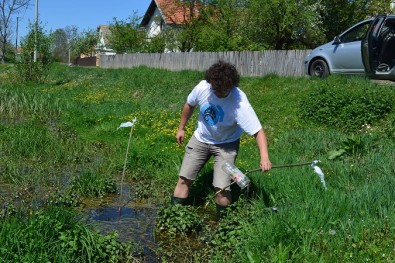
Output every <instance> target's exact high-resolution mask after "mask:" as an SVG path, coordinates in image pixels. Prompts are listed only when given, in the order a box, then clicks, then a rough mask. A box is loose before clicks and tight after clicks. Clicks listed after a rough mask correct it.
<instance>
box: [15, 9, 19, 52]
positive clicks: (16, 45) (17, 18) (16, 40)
mask: <svg viewBox="0 0 395 263" xmlns="http://www.w3.org/2000/svg"><path fill="white" fill-rule="evenodd" d="M18 23H19V17H18V16H17V17H16V37H15V56H16V55H17V54H18Z"/></svg>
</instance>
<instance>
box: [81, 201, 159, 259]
mask: <svg viewBox="0 0 395 263" xmlns="http://www.w3.org/2000/svg"><path fill="white" fill-rule="evenodd" d="M87 216H88V222H90V223H92V224H94V225H95V229H98V230H99V231H100V232H101V233H103V234H108V233H111V232H114V231H116V232H117V233H118V235H119V240H120V241H121V242H128V241H131V240H132V241H134V242H135V243H136V244H138V245H139V246H140V247H141V248H142V253H143V255H141V256H143V257H144V259H145V261H144V262H156V256H155V248H156V245H155V239H154V222H155V216H156V208H154V207H123V208H121V213H119V207H116V206H103V207H99V208H93V209H90V210H88V211H87Z"/></svg>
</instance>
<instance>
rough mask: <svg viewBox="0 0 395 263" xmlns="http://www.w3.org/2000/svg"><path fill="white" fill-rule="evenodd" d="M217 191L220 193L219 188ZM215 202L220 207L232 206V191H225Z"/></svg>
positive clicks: (218, 195)
mask: <svg viewBox="0 0 395 263" xmlns="http://www.w3.org/2000/svg"><path fill="white" fill-rule="evenodd" d="M216 190H217V191H218V190H219V188H218V189H216ZM215 202H216V203H217V204H218V205H220V206H227V205H230V203H231V202H232V195H231V194H230V191H226V190H224V191H221V192H219V193H218V194H217V196H216V197H215Z"/></svg>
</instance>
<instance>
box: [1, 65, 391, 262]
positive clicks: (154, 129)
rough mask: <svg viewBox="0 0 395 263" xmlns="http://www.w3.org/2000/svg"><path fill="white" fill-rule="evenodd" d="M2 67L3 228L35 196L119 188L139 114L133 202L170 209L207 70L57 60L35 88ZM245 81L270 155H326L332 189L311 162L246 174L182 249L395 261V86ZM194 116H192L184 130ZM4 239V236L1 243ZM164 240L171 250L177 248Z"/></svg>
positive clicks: (249, 150) (248, 153) (284, 158)
mask: <svg viewBox="0 0 395 263" xmlns="http://www.w3.org/2000/svg"><path fill="white" fill-rule="evenodd" d="M8 70H9V67H4V66H2V67H1V68H0V77H1V78H2V80H4V81H2V82H1V83H0V120H1V123H0V154H1V156H2V158H1V159H0V172H1V175H0V181H1V182H2V183H4V184H7V185H10V187H11V189H12V190H13V191H12V192H13V193H14V194H13V195H12V196H5V195H4V196H3V195H2V196H1V198H2V199H1V200H0V201H1V202H2V203H4V204H5V203H7V204H8V203H9V202H10V200H16V199H18V200H19V202H18V204H17V207H16V208H15V209H14V208H13V209H10V208H6V206H5V205H3V208H2V210H1V211H2V213H1V215H2V221H1V222H2V224H3V225H2V226H3V227H5V226H7V227H9V228H10V229H14V228H12V227H14V226H16V225H17V224H16V223H15V222H14V221H12V220H13V218H14V217H13V216H16V215H17V214H18V213H17V212H15V213H14V212H13V211H14V210H15V211H18V209H19V208H20V207H22V206H23V205H22V204H27V205H26V206H28V207H29V209H30V210H34V211H35V209H39V208H40V209H41V208H42V207H44V206H43V205H40V206H39V207H37V204H36V203H35V202H32V201H33V200H40V201H43V202H44V203H45V204H53V203H56V204H59V203H61V204H62V205H65V204H75V203H78V202H79V200H80V199H82V198H85V197H100V196H104V195H106V194H109V193H115V192H116V191H117V189H116V185H117V183H119V181H120V178H121V174H122V171H123V165H124V157H125V151H126V147H127V143H128V137H129V132H130V129H117V128H118V127H119V125H120V124H121V123H122V122H126V121H130V120H132V119H133V118H136V119H137V122H136V126H135V128H134V130H133V136H132V140H131V145H130V152H129V155H128V160H127V166H126V167H127V169H126V181H127V183H128V184H130V185H131V186H132V187H133V191H134V196H135V198H136V199H140V200H143V202H154V203H156V204H158V205H159V206H161V207H166V206H168V203H169V197H170V195H171V193H172V190H173V187H174V185H175V182H176V180H177V173H178V169H179V166H180V162H181V159H182V156H183V152H184V149H183V147H179V146H177V145H176V143H175V138H174V136H175V132H176V129H177V126H178V121H179V117H180V110H181V108H182V105H183V103H184V102H185V99H186V96H187V95H188V93H189V92H190V90H191V89H192V88H193V86H194V85H195V84H197V83H198V82H199V81H200V79H202V78H203V73H202V72H191V71H182V72H170V71H165V70H158V69H149V68H145V67H141V68H135V69H97V68H89V69H86V68H73V67H64V66H60V65H56V66H54V67H53V68H52V70H51V73H50V76H49V78H48V80H47V82H46V83H45V84H40V85H37V84H32V83H31V84H26V83H25V84H20V83H17V82H14V81H13V79H10V78H7V77H6V76H7V74H6V73H5V71H8ZM240 87H241V88H242V89H243V90H244V91H245V92H246V94H247V96H248V97H249V99H250V102H251V104H252V105H253V107H254V108H255V111H256V113H257V115H258V116H259V118H260V119H261V121H262V124H263V126H264V129H265V131H266V133H267V137H268V140H269V151H270V156H271V161H272V163H273V164H292V163H304V162H310V161H313V160H320V161H321V162H320V163H319V166H320V167H321V169H322V170H323V172H324V174H325V180H326V184H327V190H326V191H325V189H324V188H323V185H322V183H321V181H320V179H319V177H318V176H317V175H316V174H315V173H314V171H313V169H312V168H311V167H309V166H303V167H293V168H280V169H272V170H271V171H270V172H268V173H265V174H261V173H253V174H250V175H249V177H250V179H251V181H252V186H251V189H250V191H249V192H248V193H247V192H241V193H240V191H238V189H237V188H235V189H234V191H233V192H234V194H235V195H237V197H238V198H237V199H238V202H237V203H236V204H235V205H234V209H233V212H231V213H230V214H229V215H228V217H227V218H225V219H224V220H223V221H222V222H221V223H219V224H218V225H217V227H216V228H214V229H206V230H205V231H203V233H205V234H202V239H203V240H204V242H203V243H204V244H205V245H204V246H203V247H201V248H200V250H198V251H195V252H194V253H193V254H192V255H187V256H185V255H183V256H184V258H185V261H187V260H190V261H192V260H193V258H194V257H195V258H198V259H199V260H200V261H205V260H206V259H207V260H208V258H211V259H213V260H214V261H218V262H223V261H226V262H230V261H233V262H285V261H287V260H289V261H296V262H300V261H304V262H319V261H320V262H358V261H359V262H360V261H365V260H371V261H375V262H377V261H383V262H385V261H391V259H393V258H395V252H394V250H393V245H392V243H393V242H392V240H393V239H394V237H395V232H394V227H395V225H394V223H393V222H395V221H394V216H395V215H394V203H393V201H392V200H393V199H394V195H395V194H394V191H393V188H394V183H395V181H394V178H393V175H394V173H395V162H394V161H395V158H394V157H395V156H394V153H393V148H394V139H393V138H394V135H395V134H394V128H393V127H394V123H395V121H394V120H395V117H394V116H395V112H394V105H393V104H391V101H394V100H393V99H394V98H395V90H394V88H393V87H391V86H384V85H380V86H379V85H376V84H372V83H371V82H370V81H369V80H366V79H364V78H356V77H330V78H327V79H325V80H321V79H309V78H287V77H277V76H266V77H256V78H242V80H241V83H240ZM338 95H339V96H338ZM361 98H362V99H361ZM367 105H369V107H367ZM195 120H196V114H195V115H194V116H193V120H192V121H191V122H190V124H189V126H188V130H187V136H188V138H189V137H190V136H191V134H192V132H193V128H194V125H195V123H194V121H195ZM258 162H259V155H258V151H257V148H256V146H255V143H254V140H253V139H252V138H250V137H247V136H243V137H242V140H241V150H240V154H239V157H238V160H237V166H238V167H239V168H240V169H241V170H249V169H254V168H257V167H258ZM211 171H212V163H209V164H208V165H207V166H206V167H205V168H204V170H203V171H202V173H201V174H202V175H206V176H207V177H208V178H209V176H210V173H211ZM207 182H210V179H207V178H200V179H199V180H198V181H197V182H196V185H195V186H194V189H193V195H194V197H196V199H199V198H200V197H201V196H202V195H203V197H202V199H203V201H204V203H206V202H208V203H209V207H210V206H213V201H212V200H213V196H212V192H211V188H210V186H209V183H207ZM240 194H241V195H240ZM198 197H199V198H198ZM20 200H22V201H20ZM18 206H19V207H18ZM201 206H202V205H201ZM197 207H199V205H197ZM273 208H275V209H273ZM29 209H27V210H29ZM23 210H24V211H26V207H23ZM51 211H52V210H51ZM51 213H52V214H53V213H54V212H53V211H52V212H51ZM55 214H56V213H55ZM10 220H11V221H10ZM62 224H63V223H62ZM20 227H21V228H23V227H28V225H21V226H20ZM4 229H5V228H4ZM16 229H18V228H15V230H12V231H11V230H10V231H11V233H17V232H18V230H16ZM77 232H78V231H77ZM80 232H83V231H80ZM80 232H78V233H80ZM7 238H9V236H7V237H6V236H5V235H4V232H2V234H1V235H0V242H1V241H3V240H6V239H7ZM31 238H33V237H31ZM70 238H71V237H70ZM97 242H99V241H97ZM42 244H45V242H42ZM43 246H45V245H43ZM92 246H93V245H92ZM15 249H16V248H15ZM163 249H164V250H165V249H166V246H164V248H163ZM163 249H162V252H161V253H163V258H167V259H168V260H170V261H171V258H172V257H173V258H177V257H178V258H182V257H180V255H182V254H183V253H180V252H175V251H173V252H172V253H170V252H163ZM12 251H19V252H14V253H22V254H23V253H24V252H23V251H28V248H26V249H25V250H17V249H16V250H12ZM74 252H75V251H74ZM0 253H1V252H0ZM4 253H5V252H4ZM7 253H9V252H7ZM31 253H33V252H31ZM43 253H44V252H43ZM44 254H45V253H44ZM76 254H78V253H77V252H76ZM117 256H118V254H117ZM21 258H23V257H21ZM44 258H45V257H44ZM25 259H26V258H25ZM118 259H119V258H117V260H118ZM199 260H198V261H199ZM114 261H115V260H114ZM200 261H199V262H200Z"/></svg>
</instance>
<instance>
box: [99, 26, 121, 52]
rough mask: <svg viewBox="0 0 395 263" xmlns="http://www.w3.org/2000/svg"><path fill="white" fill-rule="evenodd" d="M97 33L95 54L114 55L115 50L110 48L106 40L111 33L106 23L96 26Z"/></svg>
mask: <svg viewBox="0 0 395 263" xmlns="http://www.w3.org/2000/svg"><path fill="white" fill-rule="evenodd" d="M97 32H98V34H99V41H98V43H97V45H96V55H115V54H116V53H115V51H114V50H113V49H111V46H110V43H109V41H108V36H109V35H110V34H111V31H110V27H109V26H108V25H100V26H98V27H97Z"/></svg>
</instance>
